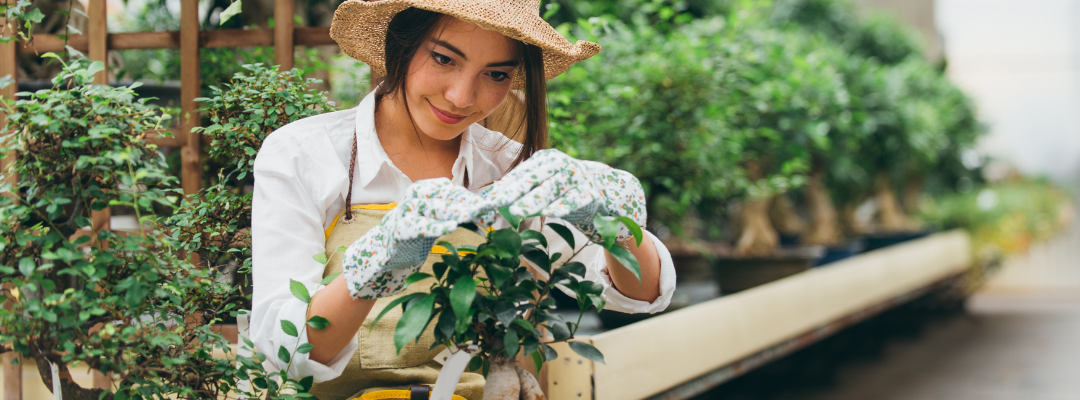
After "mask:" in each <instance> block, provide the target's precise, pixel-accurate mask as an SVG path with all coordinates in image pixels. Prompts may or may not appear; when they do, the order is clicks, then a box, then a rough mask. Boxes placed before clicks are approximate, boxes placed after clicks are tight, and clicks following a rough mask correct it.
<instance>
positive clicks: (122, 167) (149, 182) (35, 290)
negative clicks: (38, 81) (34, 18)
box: [0, 56, 235, 399]
mask: <svg viewBox="0 0 1080 400" xmlns="http://www.w3.org/2000/svg"><path fill="white" fill-rule="evenodd" d="M52 57H55V56H52ZM102 68H103V65H102V64H101V63H100V62H95V63H88V62H86V61H84V60H75V61H72V62H71V63H70V64H68V65H66V66H65V68H64V70H63V72H62V73H61V74H60V75H58V76H57V77H56V78H55V79H54V80H53V82H54V84H55V85H56V88H54V89H48V90H40V91H37V92H35V93H20V94H19V97H21V98H20V99H18V100H5V102H4V104H3V107H4V109H5V112H6V113H7V114H8V118H9V123H8V125H7V126H6V127H5V132H4V135H5V137H4V147H3V153H4V154H5V155H14V162H13V163H12V164H10V167H9V168H8V169H7V170H5V171H4V175H5V176H8V177H18V178H17V180H16V181H15V183H13V184H12V183H8V184H4V187H3V188H0V189H2V191H5V192H10V193H11V196H10V197H9V196H4V197H0V235H3V240H2V241H0V283H2V284H3V289H2V292H3V296H2V297H0V302H3V303H6V304H5V307H4V308H3V309H0V351H15V352H17V353H19V354H21V355H22V357H25V358H31V359H34V360H35V361H37V365H38V370H39V371H40V372H41V376H42V379H43V381H44V382H45V383H46V386H49V387H52V383H51V381H52V377H53V374H52V373H51V372H50V365H54V366H55V368H57V369H58V370H59V373H60V374H59V376H60V377H61V382H60V387H61V388H62V391H63V394H64V397H65V398H71V399H90V398H94V399H97V398H99V396H101V398H117V399H126V398H143V397H156V396H161V395H163V394H165V393H170V394H173V395H176V396H178V397H180V398H216V397H217V396H218V395H221V394H224V393H227V392H229V391H230V390H231V387H232V385H233V383H232V382H233V381H234V379H233V368H232V367H231V366H230V365H229V363H228V362H227V361H226V360H222V359H215V358H214V357H212V353H213V352H214V351H225V350H227V349H228V343H227V342H226V341H225V340H224V339H223V338H222V337H221V336H220V335H217V334H215V333H213V332H212V331H211V324H212V323H213V322H214V321H216V318H217V316H218V315H221V314H222V313H228V312H230V311H231V310H233V309H235V306H234V305H232V304H231V303H230V302H229V301H228V298H229V297H230V296H232V295H233V294H234V292H235V289H234V288H231V287H227V286H222V285H218V284H216V283H215V280H214V273H213V271H212V270H208V269H203V268H198V267H195V266H193V265H191V264H189V263H186V262H183V261H182V260H180V259H178V258H177V257H175V256H173V255H172V253H173V252H174V251H176V248H175V247H174V244H173V243H172V242H171V241H169V240H168V239H167V238H165V237H163V235H162V233H161V232H159V231H158V230H156V228H155V227H154V225H153V223H152V222H153V216H152V207H153V206H154V205H161V206H171V204H172V201H173V198H172V197H171V196H169V193H168V191H167V190H166V189H167V188H168V187H169V185H170V184H172V183H173V182H171V181H172V180H173V178H171V177H169V176H167V175H166V174H165V165H164V161H163V159H162V158H161V157H160V155H159V154H158V153H157V152H156V151H155V148H154V146H153V145H148V144H146V142H145V140H144V138H145V137H146V135H147V134H149V133H151V132H155V131H158V132H159V131H161V128H162V125H161V124H162V122H163V121H164V120H165V119H166V118H167V115H165V114H162V113H161V112H159V111H157V110H155V109H154V108H151V107H149V106H147V105H146V104H145V103H144V102H145V100H138V101H136V100H135V96H134V92H133V91H132V87H121V88H110V87H108V86H104V85H92V84H90V82H91V80H92V79H93V78H92V77H93V74H94V73H95V72H96V71H100V70H101V69H102ZM133 87H134V86H133ZM110 205H125V206H129V207H131V208H133V209H134V210H135V212H136V215H138V216H139V221H140V225H141V226H140V228H139V230H138V231H136V232H128V233H117V232H111V231H107V230H102V231H96V230H92V228H93V227H91V220H90V212H91V211H92V210H101V209H104V208H105V207H107V206H110ZM76 362H78V363H83V364H84V365H87V366H89V367H90V368H91V369H94V370H97V371H101V372H102V373H104V374H106V376H108V377H110V379H112V380H113V384H114V387H115V395H114V394H113V393H112V390H103V389H84V388H81V387H79V385H78V384H77V383H75V382H74V381H73V380H71V377H70V374H69V371H68V368H69V365H71V364H72V363H76Z"/></svg>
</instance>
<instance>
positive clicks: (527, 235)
mask: <svg viewBox="0 0 1080 400" xmlns="http://www.w3.org/2000/svg"><path fill="white" fill-rule="evenodd" d="M521 240H535V241H537V242H538V243H540V246H543V247H544V248H547V247H548V242H547V238H546V237H544V234H542V233H540V232H537V231H534V230H527V231H525V232H521Z"/></svg>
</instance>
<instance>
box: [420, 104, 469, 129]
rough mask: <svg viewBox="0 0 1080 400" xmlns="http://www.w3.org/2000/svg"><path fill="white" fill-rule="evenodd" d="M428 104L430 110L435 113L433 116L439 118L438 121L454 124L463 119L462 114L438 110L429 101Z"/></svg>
mask: <svg viewBox="0 0 1080 400" xmlns="http://www.w3.org/2000/svg"><path fill="white" fill-rule="evenodd" d="M428 105H430V106H431V111H432V112H433V113H435V117H437V118H439V121H442V122H443V123H445V124H448V125H456V124H457V123H459V122H461V121H463V120H465V116H464V115H457V114H451V113H448V112H446V111H443V110H440V109H439V108H438V107H435V105H434V104H431V102H428Z"/></svg>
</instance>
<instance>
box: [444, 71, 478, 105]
mask: <svg viewBox="0 0 1080 400" xmlns="http://www.w3.org/2000/svg"><path fill="white" fill-rule="evenodd" d="M474 82H475V79H473V78H458V79H454V80H453V81H452V82H450V86H449V87H447V88H446V93H445V96H446V100H448V101H449V102H450V103H451V104H453V105H454V107H457V108H458V109H464V108H469V107H471V106H472V105H473V103H475V102H476V92H475V90H474V89H473V83H474Z"/></svg>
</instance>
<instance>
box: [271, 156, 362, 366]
mask: <svg viewBox="0 0 1080 400" xmlns="http://www.w3.org/2000/svg"><path fill="white" fill-rule="evenodd" d="M278 136H279V137H280V136H281V135H278ZM275 139H276V137H275V135H270V136H269V137H268V138H267V140H266V141H265V142H264V143H263V147H262V149H261V150H260V151H259V154H258V156H257V157H256V159H255V168H254V177H255V191H254V194H253V197H252V218H251V221H252V223H251V239H252V243H251V247H252V280H253V288H254V292H253V294H252V312H251V328H250V335H251V340H252V342H254V344H255V348H256V350H258V351H259V352H261V353H263V354H265V355H266V358H267V365H266V366H267V368H269V369H271V370H276V371H281V370H283V369H285V368H286V366H289V377H291V378H294V379H301V378H304V377H307V376H312V377H314V379H315V382H322V381H327V380H330V379H334V378H336V377H338V376H340V375H341V373H342V371H344V369H345V366H346V364H347V363H348V361H349V358H350V355H351V354H352V353H353V352H354V351H355V350H356V346H357V344H356V341H353V342H352V343H351V344H349V345H348V346H346V347H345V349H343V350H342V351H341V353H339V354H338V356H337V357H335V358H334V359H333V360H331V361H330V362H329V363H327V364H321V363H318V362H315V361H312V360H310V359H309V355H308V354H300V353H295V354H293V356H292V363H291V365H290V364H288V363H286V362H284V361H282V360H281V359H279V358H278V350H279V349H280V348H282V347H284V348H285V349H286V351H288V352H289V353H294V349H296V348H297V347H298V346H299V345H301V344H304V343H307V329H306V324H305V323H306V319H307V303H304V302H303V301H301V300H300V299H297V298H296V297H295V296H293V294H292V292H291V291H290V288H289V284H290V281H291V280H295V281H297V282H300V283H302V284H304V286H305V287H307V290H308V292H309V293H312V294H314V293H315V292H316V290H317V289H321V288H320V287H319V282H320V281H321V280H322V272H323V265H322V264H320V263H319V262H317V261H315V259H314V258H313V256H314V255H316V254H319V253H323V252H324V251H325V240H324V233H323V229H322V226H323V218H324V217H323V216H322V215H321V214H320V213H319V209H320V208H319V207H318V206H317V205H316V203H315V201H314V200H313V197H312V195H311V193H310V191H309V190H307V189H306V188H305V186H304V184H303V182H304V181H305V180H304V179H302V178H303V177H304V176H305V175H304V174H305V173H307V174H310V172H311V171H305V169H306V168H308V167H307V166H306V165H304V160H305V158H303V157H299V156H298V155H297V150H296V146H293V145H292V144H291V143H289V142H287V141H286V140H275ZM281 321H289V322H291V323H292V324H293V325H294V326H296V327H297V328H298V331H299V333H300V335H299V337H293V336H290V335H288V334H286V333H285V331H284V330H283V329H282V323H281Z"/></svg>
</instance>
